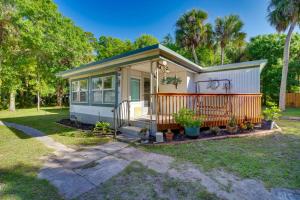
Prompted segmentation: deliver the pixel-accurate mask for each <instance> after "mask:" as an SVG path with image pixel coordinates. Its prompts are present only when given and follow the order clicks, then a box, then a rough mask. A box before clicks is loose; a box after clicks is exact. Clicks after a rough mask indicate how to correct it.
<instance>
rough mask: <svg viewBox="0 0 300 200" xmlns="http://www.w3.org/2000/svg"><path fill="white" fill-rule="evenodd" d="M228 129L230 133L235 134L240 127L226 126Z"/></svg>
mask: <svg viewBox="0 0 300 200" xmlns="http://www.w3.org/2000/svg"><path fill="white" fill-rule="evenodd" d="M226 130H227V131H228V132H229V133H231V134H233V133H237V130H238V128H237V126H226Z"/></svg>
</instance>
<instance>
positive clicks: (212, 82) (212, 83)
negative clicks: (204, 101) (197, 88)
mask: <svg viewBox="0 0 300 200" xmlns="http://www.w3.org/2000/svg"><path fill="white" fill-rule="evenodd" d="M219 86H220V82H219V80H213V79H209V81H208V83H207V89H212V90H216V89H218V87H219Z"/></svg>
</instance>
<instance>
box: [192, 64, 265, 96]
mask: <svg viewBox="0 0 300 200" xmlns="http://www.w3.org/2000/svg"><path fill="white" fill-rule="evenodd" d="M210 79H229V80H230V81H231V90H230V93H260V71H259V67H255V68H247V69H239V70H228V71H219V72H209V73H201V74H197V75H195V81H206V80H210ZM223 83H224V82H220V86H219V87H218V88H217V89H215V90H213V89H211V88H207V86H208V83H206V82H205V83H199V84H198V89H200V91H199V90H198V93H225V92H226V91H225V89H224V88H223Z"/></svg>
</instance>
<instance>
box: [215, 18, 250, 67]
mask: <svg viewBox="0 0 300 200" xmlns="http://www.w3.org/2000/svg"><path fill="white" fill-rule="evenodd" d="M243 26H244V23H243V22H242V21H241V19H240V17H239V16H238V15H229V16H225V17H224V18H220V17H218V18H217V19H216V21H215V36H216V40H217V42H218V43H219V44H220V47H221V64H222V65H223V64H224V53H225V48H226V46H227V45H228V44H229V43H231V42H232V43H233V44H237V45H239V44H241V43H242V42H243V41H244V40H245V38H246V33H244V32H242V31H241V30H242V28H243Z"/></svg>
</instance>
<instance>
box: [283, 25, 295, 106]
mask: <svg viewBox="0 0 300 200" xmlns="http://www.w3.org/2000/svg"><path fill="white" fill-rule="evenodd" d="M295 26H296V22H293V23H292V24H291V26H290V28H289V32H288V34H287V36H286V39H285V44H284V51H283V67H282V74H281V83H280V94H279V108H280V109H281V110H282V111H284V110H285V98H286V84H287V75H288V69H289V56H290V44H291V39H292V33H293V31H294V28H295Z"/></svg>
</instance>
